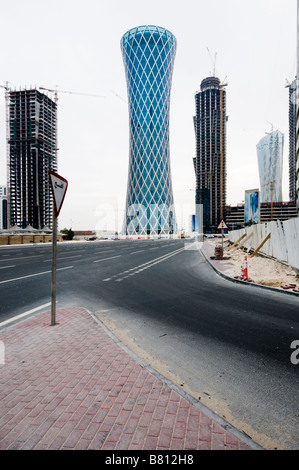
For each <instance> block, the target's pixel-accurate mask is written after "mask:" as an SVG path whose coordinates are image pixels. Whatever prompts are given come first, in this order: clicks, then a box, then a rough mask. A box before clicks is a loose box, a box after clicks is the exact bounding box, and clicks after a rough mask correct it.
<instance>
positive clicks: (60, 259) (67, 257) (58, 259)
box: [43, 255, 82, 263]
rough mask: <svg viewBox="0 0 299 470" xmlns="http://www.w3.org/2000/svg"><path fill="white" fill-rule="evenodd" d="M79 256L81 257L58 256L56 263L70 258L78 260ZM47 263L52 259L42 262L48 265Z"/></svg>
mask: <svg viewBox="0 0 299 470" xmlns="http://www.w3.org/2000/svg"><path fill="white" fill-rule="evenodd" d="M81 256H82V255H73V256H63V257H60V256H58V257H57V261H63V260H65V259H70V258H80V257H81ZM49 261H52V258H49V259H44V260H43V262H44V263H48V262H49Z"/></svg>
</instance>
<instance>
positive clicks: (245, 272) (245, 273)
mask: <svg viewBox="0 0 299 470" xmlns="http://www.w3.org/2000/svg"><path fill="white" fill-rule="evenodd" d="M241 277H242V278H243V279H244V280H245V281H248V265H247V255H245V259H244V266H243V265H242V266H241Z"/></svg>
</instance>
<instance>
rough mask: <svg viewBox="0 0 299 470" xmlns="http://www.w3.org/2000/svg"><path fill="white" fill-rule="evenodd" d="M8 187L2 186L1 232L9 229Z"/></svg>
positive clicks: (0, 191)
mask: <svg viewBox="0 0 299 470" xmlns="http://www.w3.org/2000/svg"><path fill="white" fill-rule="evenodd" d="M7 215H8V214H7V187H6V186H3V185H2V186H1V185H0V230H3V229H7V226H8V224H7Z"/></svg>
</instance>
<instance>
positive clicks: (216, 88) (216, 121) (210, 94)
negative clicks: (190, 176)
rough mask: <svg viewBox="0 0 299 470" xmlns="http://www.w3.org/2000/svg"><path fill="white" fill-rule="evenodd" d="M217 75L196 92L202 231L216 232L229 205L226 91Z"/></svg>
mask: <svg viewBox="0 0 299 470" xmlns="http://www.w3.org/2000/svg"><path fill="white" fill-rule="evenodd" d="M224 86H225V85H222V84H221V83H220V80H219V78H217V77H208V78H205V79H204V80H203V81H202V82H201V87H200V91H198V92H196V94H195V108H196V115H195V116H194V130H195V140H196V157H195V159H193V163H194V169H195V179H196V189H195V204H196V207H201V208H202V214H201V216H200V218H201V220H202V225H203V230H204V231H205V232H206V231H215V230H216V229H217V227H218V225H219V223H220V222H221V220H222V219H225V207H226V179H227V178H226V171H227V170H226V168H227V164H226V122H227V115H226V92H225V90H224Z"/></svg>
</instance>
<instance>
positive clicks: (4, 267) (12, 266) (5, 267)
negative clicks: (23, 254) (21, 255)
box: [0, 264, 16, 269]
mask: <svg viewBox="0 0 299 470" xmlns="http://www.w3.org/2000/svg"><path fill="white" fill-rule="evenodd" d="M15 267H16V265H15V264H12V265H11V266H2V268H0V269H7V268H15Z"/></svg>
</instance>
